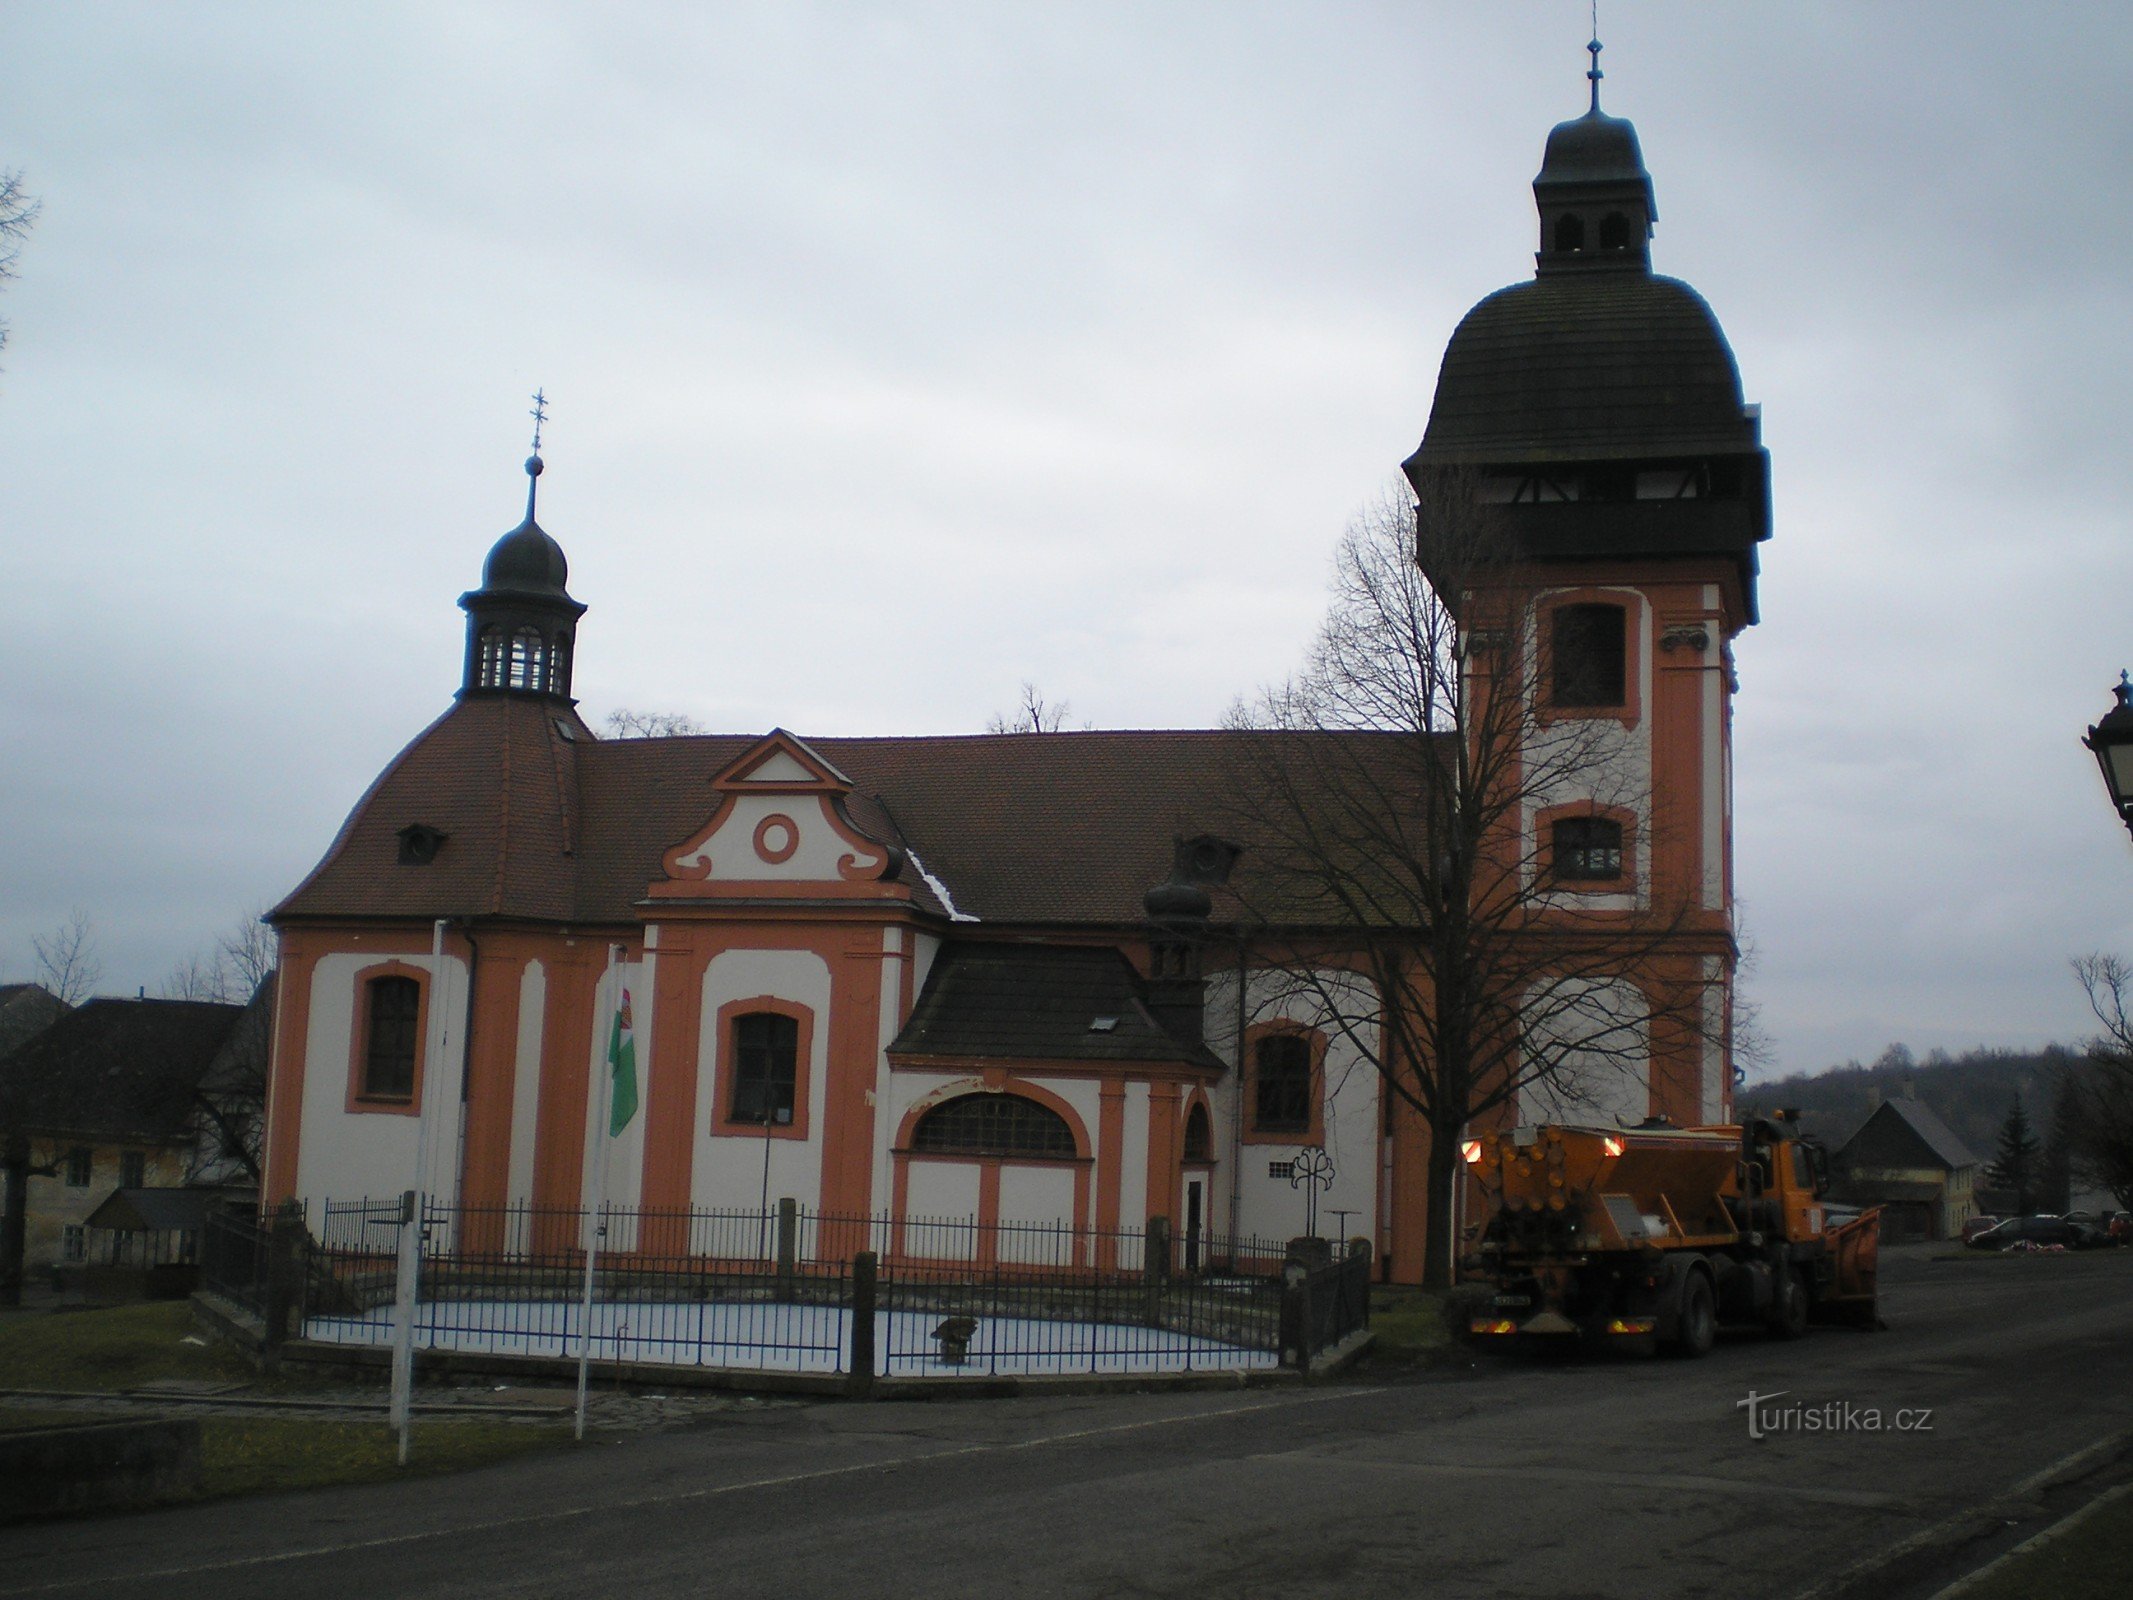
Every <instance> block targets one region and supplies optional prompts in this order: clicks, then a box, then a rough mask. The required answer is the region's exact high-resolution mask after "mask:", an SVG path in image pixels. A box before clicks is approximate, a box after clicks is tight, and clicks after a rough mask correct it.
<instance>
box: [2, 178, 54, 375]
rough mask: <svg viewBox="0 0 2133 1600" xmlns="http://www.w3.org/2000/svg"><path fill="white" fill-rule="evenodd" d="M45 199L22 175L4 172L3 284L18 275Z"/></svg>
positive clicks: (4, 333) (4, 337) (4, 328)
mask: <svg viewBox="0 0 2133 1600" xmlns="http://www.w3.org/2000/svg"><path fill="white" fill-rule="evenodd" d="M43 209H44V202H43V201H41V200H33V199H32V198H31V197H30V196H29V195H27V194H25V193H24V192H23V188H22V174H21V173H20V172H18V171H0V283H9V282H12V281H13V280H14V279H15V278H16V277H17V276H18V274H17V272H16V270H15V263H16V261H17V260H19V259H20V258H21V256H22V241H23V240H24V239H25V238H26V237H28V235H29V231H30V229H31V228H32V227H34V226H35V225H36V222H37V214H38V212H40V211H42V210H43ZM6 348H7V321H6V319H5V318H0V350H5V349H6Z"/></svg>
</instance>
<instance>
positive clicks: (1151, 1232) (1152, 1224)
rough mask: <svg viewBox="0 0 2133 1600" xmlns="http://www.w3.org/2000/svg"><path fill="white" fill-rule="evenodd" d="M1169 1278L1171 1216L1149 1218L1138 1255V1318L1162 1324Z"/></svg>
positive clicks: (1152, 1323) (1158, 1325)
mask: <svg viewBox="0 0 2133 1600" xmlns="http://www.w3.org/2000/svg"><path fill="white" fill-rule="evenodd" d="M1169 1279H1170V1219H1169V1218H1168V1217H1150V1218H1149V1219H1148V1232H1147V1235H1146V1239H1145V1242H1144V1245H1143V1254H1142V1256H1141V1320H1142V1321H1143V1322H1145V1323H1146V1324H1147V1325H1148V1326H1149V1327H1151V1328H1160V1327H1161V1326H1162V1325H1163V1290H1164V1288H1165V1286H1166V1285H1167V1284H1168V1282H1169Z"/></svg>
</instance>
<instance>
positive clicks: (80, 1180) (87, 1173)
mask: <svg viewBox="0 0 2133 1600" xmlns="http://www.w3.org/2000/svg"><path fill="white" fill-rule="evenodd" d="M95 1174H96V1153H95V1152H94V1151H92V1150H91V1149H90V1148H89V1147H88V1146H87V1145H85V1144H78V1145H76V1146H75V1147H74V1148H73V1149H71V1150H69V1151H68V1152H67V1187H68V1188H69V1189H86V1188H88V1187H89V1180H90V1179H91V1178H92V1177H94V1176H95Z"/></svg>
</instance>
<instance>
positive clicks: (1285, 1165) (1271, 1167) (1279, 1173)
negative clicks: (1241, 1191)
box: [1266, 1161, 1296, 1178]
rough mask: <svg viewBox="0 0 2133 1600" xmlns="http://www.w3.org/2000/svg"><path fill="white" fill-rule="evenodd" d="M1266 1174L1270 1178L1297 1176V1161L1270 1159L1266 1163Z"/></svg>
mask: <svg viewBox="0 0 2133 1600" xmlns="http://www.w3.org/2000/svg"><path fill="white" fill-rule="evenodd" d="M1266 1175H1267V1176H1268V1177H1269V1178H1293V1177H1295V1176H1296V1163H1295V1162H1293V1161H1269V1162H1268V1163H1267V1164H1266Z"/></svg>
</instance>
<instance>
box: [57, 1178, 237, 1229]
mask: <svg viewBox="0 0 2133 1600" xmlns="http://www.w3.org/2000/svg"><path fill="white" fill-rule="evenodd" d="M244 1192H245V1191H242V1190H232V1189H163V1188H158V1189H114V1190H112V1191H111V1194H110V1197H109V1198H108V1199H106V1200H105V1201H104V1203H103V1204H102V1205H100V1206H98V1207H97V1208H96V1209H95V1210H94V1211H92V1212H90V1213H89V1217H88V1223H89V1226H90V1227H92V1228H107V1229H109V1230H111V1231H112V1232H114V1233H196V1232H198V1231H199V1230H200V1229H201V1228H202V1227H203V1226H204V1225H205V1224H206V1222H207V1213H208V1208H209V1207H210V1206H220V1205H223V1204H225V1203H227V1202H228V1201H230V1200H231V1199H233V1198H236V1197H238V1196H240V1195H242V1194H243V1193H244Z"/></svg>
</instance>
